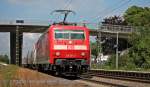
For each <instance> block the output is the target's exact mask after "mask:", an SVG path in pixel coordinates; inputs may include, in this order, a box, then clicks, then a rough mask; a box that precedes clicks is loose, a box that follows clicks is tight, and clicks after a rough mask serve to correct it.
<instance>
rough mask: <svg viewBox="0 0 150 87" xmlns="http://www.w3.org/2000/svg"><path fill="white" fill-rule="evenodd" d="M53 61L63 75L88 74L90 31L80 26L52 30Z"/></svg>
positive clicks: (55, 67) (56, 27) (59, 27)
mask: <svg viewBox="0 0 150 87" xmlns="http://www.w3.org/2000/svg"><path fill="white" fill-rule="evenodd" d="M52 33H53V34H52V37H53V38H52V39H53V41H50V43H51V44H53V45H51V48H52V51H51V54H50V56H51V60H50V62H51V63H53V64H54V65H55V66H54V67H53V68H54V69H55V70H56V71H57V72H59V73H61V74H65V75H68V74H71V75H76V74H80V73H82V72H86V71H87V70H88V68H89V63H90V47H89V30H88V29H87V28H86V27H79V26H54V27H53V28H52Z"/></svg>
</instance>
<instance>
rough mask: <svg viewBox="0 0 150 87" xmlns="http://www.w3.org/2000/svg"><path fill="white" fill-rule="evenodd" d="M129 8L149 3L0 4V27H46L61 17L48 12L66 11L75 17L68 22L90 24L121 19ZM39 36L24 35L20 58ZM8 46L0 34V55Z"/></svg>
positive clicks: (46, 0)
mask: <svg viewBox="0 0 150 87" xmlns="http://www.w3.org/2000/svg"><path fill="white" fill-rule="evenodd" d="M133 5H137V6H141V7H150V0H0V23H1V22H4V21H12V20H18V19H22V20H25V22H26V21H29V22H31V23H32V22H37V23H39V24H41V23H45V24H49V23H50V22H54V21H60V20H61V19H62V15H58V14H51V12H52V11H54V10H58V9H70V10H73V11H75V13H76V14H75V15H73V14H70V15H69V17H68V18H67V20H68V21H70V22H83V21H84V22H87V23H91V24H92V23H98V22H100V21H102V19H103V18H105V17H109V16H112V15H118V16H122V15H123V14H124V12H125V11H126V10H127V8H129V7H130V6H133ZM39 36H40V34H30V33H25V34H24V41H23V44H24V46H23V48H24V50H23V55H25V54H26V53H27V50H28V49H29V48H31V47H32V45H33V43H35V42H36V40H37V39H38V38H39ZM5 43H7V44H5ZM2 44H4V45H3V46H2ZM9 46H10V45H9V33H0V54H4V53H8V54H9Z"/></svg>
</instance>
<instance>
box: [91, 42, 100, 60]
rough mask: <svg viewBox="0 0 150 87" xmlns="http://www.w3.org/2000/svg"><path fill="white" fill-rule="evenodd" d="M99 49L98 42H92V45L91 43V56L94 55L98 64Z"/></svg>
mask: <svg viewBox="0 0 150 87" xmlns="http://www.w3.org/2000/svg"><path fill="white" fill-rule="evenodd" d="M99 49H100V48H98V44H97V42H92V43H91V54H92V55H93V56H95V62H96V59H97V57H98V54H99Z"/></svg>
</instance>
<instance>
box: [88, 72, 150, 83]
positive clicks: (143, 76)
mask: <svg viewBox="0 0 150 87" xmlns="http://www.w3.org/2000/svg"><path fill="white" fill-rule="evenodd" d="M90 73H92V74H93V76H97V77H104V78H112V79H120V80H128V81H136V82H143V83H150V72H139V71H121V70H119V71H118V70H90Z"/></svg>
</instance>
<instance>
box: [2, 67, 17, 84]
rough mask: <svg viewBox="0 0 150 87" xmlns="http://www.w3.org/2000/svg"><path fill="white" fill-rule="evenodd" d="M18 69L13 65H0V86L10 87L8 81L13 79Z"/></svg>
mask: <svg viewBox="0 0 150 87" xmlns="http://www.w3.org/2000/svg"><path fill="white" fill-rule="evenodd" d="M17 69H18V67H17V66H15V65H7V66H4V65H0V80H1V81H0V86H2V87H10V81H11V80H12V79H13V77H14V75H15V73H16V71H17Z"/></svg>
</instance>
